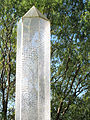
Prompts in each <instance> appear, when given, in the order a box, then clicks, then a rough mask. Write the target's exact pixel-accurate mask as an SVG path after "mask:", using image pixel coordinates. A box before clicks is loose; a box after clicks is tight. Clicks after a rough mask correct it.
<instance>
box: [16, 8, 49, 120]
mask: <svg viewBox="0 0 90 120" xmlns="http://www.w3.org/2000/svg"><path fill="white" fill-rule="evenodd" d="M31 10H33V11H30V12H28V13H26V15H25V16H24V17H23V18H22V19H21V20H20V21H19V23H18V29H17V65H16V120H50V22H49V21H48V20H47V19H46V18H45V17H44V16H43V15H42V14H41V13H39V11H38V10H37V9H36V8H35V7H33V9H31ZM32 13H33V14H34V13H35V15H36V16H33V17H32V16H30V14H31V15H32Z"/></svg>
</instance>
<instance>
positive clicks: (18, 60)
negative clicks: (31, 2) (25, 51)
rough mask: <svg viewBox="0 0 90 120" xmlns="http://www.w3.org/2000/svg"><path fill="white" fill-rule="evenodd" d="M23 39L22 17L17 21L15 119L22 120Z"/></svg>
mask: <svg viewBox="0 0 90 120" xmlns="http://www.w3.org/2000/svg"><path fill="white" fill-rule="evenodd" d="M21 41H22V19H21V20H20V21H19V22H18V23H17V51H16V99H15V120H20V79H21Z"/></svg>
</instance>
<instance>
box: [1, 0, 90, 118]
mask: <svg viewBox="0 0 90 120" xmlns="http://www.w3.org/2000/svg"><path fill="white" fill-rule="evenodd" d="M33 5H35V6H36V7H37V8H38V9H39V10H40V12H41V13H42V14H44V15H46V16H47V18H48V19H49V20H50V22H51V120H89V119H90V116H89V112H90V111H89V109H90V104H89V101H90V93H89V91H90V81H89V55H90V47H89V44H90V43H89V37H90V34H89V28H90V1H88V0H0V120H14V119H15V81H16V41H17V38H16V36H17V21H19V19H20V18H21V17H22V16H23V15H24V14H25V13H26V12H27V11H28V10H29V9H30V8H31V7H32V6H33Z"/></svg>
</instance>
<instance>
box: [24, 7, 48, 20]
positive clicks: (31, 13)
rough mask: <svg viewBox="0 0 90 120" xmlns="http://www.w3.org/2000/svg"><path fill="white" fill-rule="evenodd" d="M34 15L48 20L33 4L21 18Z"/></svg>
mask: <svg viewBox="0 0 90 120" xmlns="http://www.w3.org/2000/svg"><path fill="white" fill-rule="evenodd" d="M34 17H40V18H43V19H45V20H48V19H47V18H46V17H45V16H44V15H43V14H42V13H40V11H39V10H38V9H37V8H36V7H35V6H33V7H32V8H31V9H30V10H29V11H28V12H27V13H26V14H25V15H24V16H23V18H34Z"/></svg>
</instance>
